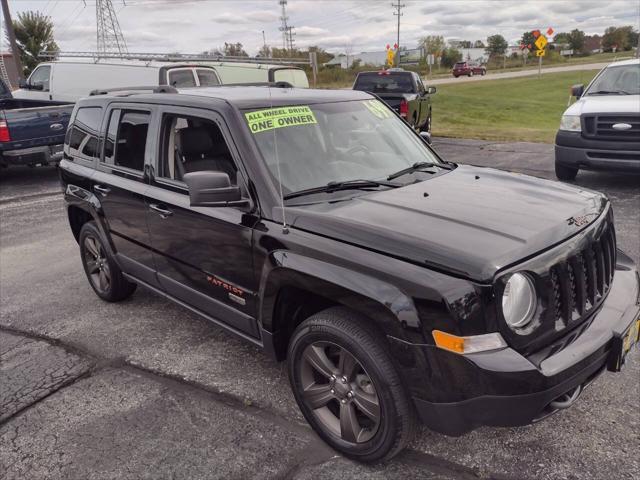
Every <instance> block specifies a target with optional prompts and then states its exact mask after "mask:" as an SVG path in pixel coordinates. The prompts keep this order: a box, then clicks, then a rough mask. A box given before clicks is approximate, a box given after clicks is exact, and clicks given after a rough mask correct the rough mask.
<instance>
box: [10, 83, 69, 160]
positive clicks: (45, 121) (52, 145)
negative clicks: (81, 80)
mask: <svg viewBox="0 0 640 480" xmlns="http://www.w3.org/2000/svg"><path fill="white" fill-rule="evenodd" d="M72 111H73V104H72V103H68V102H54V101H50V100H28V99H21V98H13V96H12V95H11V91H10V90H9V89H8V88H7V86H6V85H5V83H4V82H3V81H2V80H1V79H0V167H8V166H10V165H30V166H34V165H38V164H40V165H48V164H50V163H57V162H59V161H60V159H61V157H62V144H63V143H64V137H65V133H66V131H67V125H68V123H69V118H70V116H71V112H72Z"/></svg>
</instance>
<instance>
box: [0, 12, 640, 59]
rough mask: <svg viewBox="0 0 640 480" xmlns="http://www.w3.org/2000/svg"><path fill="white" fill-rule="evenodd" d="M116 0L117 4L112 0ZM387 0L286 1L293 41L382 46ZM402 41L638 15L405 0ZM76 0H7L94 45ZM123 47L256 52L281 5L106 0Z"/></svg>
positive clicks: (83, 45)
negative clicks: (225, 47) (226, 47)
mask: <svg viewBox="0 0 640 480" xmlns="http://www.w3.org/2000/svg"><path fill="white" fill-rule="evenodd" d="M116 3H118V5H116ZM390 3H391V2H390V1H388V0H387V1H385V0H380V1H371V0H341V1H330V0H290V1H289V3H288V5H287V15H288V16H289V20H288V22H289V25H293V26H295V27H296V28H295V32H296V36H295V41H296V45H298V46H300V47H306V46H309V45H319V46H321V47H324V48H326V49H328V50H329V51H333V52H340V51H344V48H345V45H351V46H352V48H353V51H355V52H358V51H372V50H382V49H384V45H386V44H387V43H394V42H395V40H396V22H397V17H396V16H394V15H393V12H394V9H393V8H392V7H391V5H390ZM403 3H404V4H406V7H405V8H404V9H403V12H402V13H403V16H402V17H401V30H400V43H401V45H407V46H409V47H413V46H415V45H416V44H417V41H418V39H419V38H420V37H422V36H424V35H443V36H444V37H445V38H458V39H467V40H478V39H481V40H485V39H486V37H488V36H489V35H493V34H496V33H499V34H501V35H503V36H504V37H505V38H507V39H509V40H512V41H515V40H517V39H519V38H520V36H521V35H522V33H523V32H524V31H527V30H533V29H536V28H540V29H543V30H546V29H547V27H553V28H554V30H555V31H556V32H562V31H570V30H573V29H574V28H578V29H582V30H584V31H585V32H586V33H587V34H593V33H600V34H601V33H603V32H604V29H605V28H606V27H608V26H611V25H636V28H637V25H638V24H639V23H640V5H639V6H638V7H636V5H638V2H637V0H633V1H629V0H610V1H605V0H535V1H534V2H523V1H521V0H429V1H428V2H423V1H413V0H403ZM93 4H94V2H88V4H87V6H86V7H84V6H83V3H82V1H81V0H67V1H60V2H44V1H37V0H33V1H28V0H27V1H24V0H23V1H20V2H12V3H11V8H12V10H13V12H14V14H15V13H17V12H19V11H25V10H43V9H45V8H46V14H47V15H50V16H51V17H52V19H53V21H54V25H55V36H56V40H57V41H58V43H59V45H60V46H61V48H62V49H64V50H90V49H94V48H95V7H93V6H92V5H93ZM114 6H116V9H117V10H118V18H119V20H120V25H121V28H122V31H123V33H124V36H125V39H126V41H127V44H128V46H129V49H130V50H131V51H142V50H144V51H155V52H162V51H182V52H188V53H191V52H199V51H203V50H207V49H210V48H214V47H217V46H220V45H222V44H223V43H224V42H225V41H227V42H240V43H242V44H243V45H244V47H245V49H246V50H247V52H249V53H250V54H255V53H256V52H257V50H258V49H259V48H260V47H261V46H262V42H263V37H262V32H263V31H264V34H265V37H266V41H267V43H268V44H270V45H272V46H277V47H281V46H282V33H281V32H280V31H279V27H280V18H279V17H280V15H281V9H280V5H279V4H278V2H277V0H242V1H239V0H235V1H232V0H228V1H211V0H127V2H126V6H122V5H119V2H114Z"/></svg>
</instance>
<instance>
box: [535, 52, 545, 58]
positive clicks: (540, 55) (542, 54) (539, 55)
mask: <svg viewBox="0 0 640 480" xmlns="http://www.w3.org/2000/svg"><path fill="white" fill-rule="evenodd" d="M544 52H546V50H536V57H544Z"/></svg>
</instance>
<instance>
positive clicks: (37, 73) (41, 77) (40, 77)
mask: <svg viewBox="0 0 640 480" xmlns="http://www.w3.org/2000/svg"><path fill="white" fill-rule="evenodd" d="M50 77H51V67H50V66H49V65H41V66H39V67H38V68H36V69H35V70H34V71H33V73H32V74H31V76H30V77H29V84H30V85H42V91H43V92H48V91H49V85H50Z"/></svg>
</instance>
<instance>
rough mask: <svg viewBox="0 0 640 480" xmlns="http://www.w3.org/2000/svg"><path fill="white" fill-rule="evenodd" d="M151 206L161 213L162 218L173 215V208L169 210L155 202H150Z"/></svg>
mask: <svg viewBox="0 0 640 480" xmlns="http://www.w3.org/2000/svg"><path fill="white" fill-rule="evenodd" d="M149 208H150V209H151V210H153V211H154V212H156V213H159V214H160V216H161V217H162V218H167V217H170V216H171V215H173V212H172V211H171V210H167V209H166V208H162V207H161V206H159V205H157V204H155V203H151V204H149Z"/></svg>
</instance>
